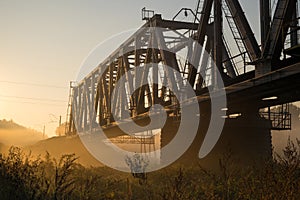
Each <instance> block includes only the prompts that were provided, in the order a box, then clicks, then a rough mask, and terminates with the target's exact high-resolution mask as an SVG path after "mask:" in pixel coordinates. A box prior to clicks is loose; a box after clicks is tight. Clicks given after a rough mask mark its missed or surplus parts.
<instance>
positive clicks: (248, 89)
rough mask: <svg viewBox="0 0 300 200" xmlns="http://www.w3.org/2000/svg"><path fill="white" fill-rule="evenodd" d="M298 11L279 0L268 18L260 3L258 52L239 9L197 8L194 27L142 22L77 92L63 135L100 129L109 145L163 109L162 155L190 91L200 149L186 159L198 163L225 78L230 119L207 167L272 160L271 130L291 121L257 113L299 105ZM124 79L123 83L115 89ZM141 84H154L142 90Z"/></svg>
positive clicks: (231, 5)
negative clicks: (124, 127)
mask: <svg viewBox="0 0 300 200" xmlns="http://www.w3.org/2000/svg"><path fill="white" fill-rule="evenodd" d="M297 3H298V2H297V0H278V1H277V2H276V4H275V5H274V6H272V7H274V8H275V9H274V10H270V7H271V6H270V1H269V0H260V9H261V16H260V20H261V22H260V28H261V45H258V41H257V40H256V38H255V36H254V34H253V32H252V30H251V27H250V25H249V23H248V21H247V19H246V16H245V14H244V11H243V10H242V7H241V5H240V3H239V1H238V0H223V1H221V0H204V1H199V3H198V7H197V9H196V12H195V16H196V17H195V20H194V22H183V21H176V20H175V19H174V20H164V19H162V18H161V16H160V15H154V16H153V17H149V18H147V17H145V18H146V20H147V22H146V23H145V24H144V26H142V27H141V28H140V29H139V30H138V31H137V32H136V33H134V34H133V35H132V36H131V37H130V38H129V39H127V40H126V41H125V42H124V43H123V44H121V45H120V47H119V48H118V49H116V50H115V51H114V52H113V53H112V54H111V55H110V56H109V57H108V58H107V59H105V60H104V61H103V62H102V63H101V64H100V65H99V66H95V69H94V70H93V71H92V72H91V73H90V74H88V75H87V76H86V77H85V78H84V79H83V80H82V81H81V82H79V83H77V84H76V85H71V90H70V103H69V109H68V110H69V111H68V117H67V125H68V126H67V130H66V134H68V135H72V134H76V132H79V133H80V132H97V131H98V130H99V129H103V130H105V133H106V135H107V137H116V136H118V135H123V134H125V133H124V132H122V131H121V130H120V129H119V127H118V123H117V122H122V123H128V124H130V123H135V124H139V125H142V126H144V125H147V124H148V123H149V111H150V109H151V107H152V106H153V105H155V104H160V105H161V106H163V107H164V109H165V110H166V113H167V123H166V124H165V125H164V126H163V127H160V125H161V124H160V123H159V119H157V122H155V123H156V124H157V127H155V128H158V129H159V128H161V129H162V130H161V145H162V146H164V145H166V144H168V143H169V142H170V141H171V140H172V138H173V137H174V135H175V134H176V132H177V129H178V125H179V124H180V120H181V112H180V109H181V108H180V105H179V104H180V99H179V97H176V95H175V93H176V92H177V93H178V92H179V93H180V94H181V93H182V95H185V94H184V89H185V88H186V85H188V84H189V85H190V86H191V87H192V88H193V89H194V91H195V94H196V97H186V98H187V99H189V98H191V99H192V98H193V99H194V100H195V99H196V100H197V101H194V102H197V104H198V105H199V107H200V110H201V113H200V115H199V116H191V117H198V118H199V121H200V125H199V128H198V134H197V136H196V139H195V140H194V143H193V144H192V146H191V147H190V148H189V150H188V151H187V152H186V153H185V155H184V156H182V158H181V159H180V160H182V161H183V162H185V161H189V162H190V160H191V158H193V159H194V160H195V161H198V160H197V159H196V158H197V157H198V152H199V149H200V146H201V144H202V142H203V140H204V138H205V136H206V131H207V129H208V126H209V124H210V123H211V121H210V117H211V114H212V113H211V101H212V100H211V94H210V93H209V91H210V92H211V91H217V90H218V89H220V88H219V87H216V86H220V83H219V80H218V79H217V78H216V76H217V75H216V74H217V72H219V73H220V76H221V77H222V81H223V82H224V88H223V89H225V91H226V99H227V106H226V107H225V108H223V109H224V111H226V112H227V113H226V114H225V115H224V114H223V115H220V116H219V117H220V118H221V117H223V118H226V119H225V125H224V129H223V131H222V135H221V138H220V140H219V141H218V143H217V145H216V147H215V148H214V149H213V151H212V152H211V153H210V154H209V156H207V157H206V158H204V159H202V162H203V163H214V164H215V163H217V162H218V159H219V158H220V157H222V154H224V153H226V151H231V152H233V154H235V155H238V156H237V160H240V162H241V160H242V161H245V163H248V162H250V160H251V162H252V160H256V159H258V158H266V157H269V158H270V157H271V136H270V131H271V129H276V125H278V126H277V128H278V129H289V128H290V126H288V125H290V124H289V123H288V120H289V118H288V117H290V115H289V113H287V112H281V113H279V115H278V116H279V122H278V124H275V123H273V122H272V120H278V119H275V118H272V117H271V111H270V109H266V110H267V111H266V113H267V114H266V115H263V116H262V112H260V111H261V109H265V108H269V107H271V106H276V105H283V104H286V103H289V102H294V101H299V100H300V90H299V88H300V62H299V59H300V57H299V56H300V53H299V24H298V23H299V15H298V13H297V9H296V8H297V6H298V5H297ZM145 12H147V11H145ZM246 12H247V10H246ZM249 14H250V13H249ZM225 22H227V24H228V26H226V27H227V28H226V29H224V24H225ZM153 28H155V29H153ZM225 30H226V31H228V32H230V33H232V37H231V38H226V37H225V35H224V34H223V32H224V31H225ZM193 41H194V42H196V43H197V44H199V45H200V46H201V47H202V48H199V47H197V45H195V43H194V42H193ZM229 44H230V45H229ZM232 45H234V46H235V52H233V51H234V50H232V49H233V47H232ZM204 51H205V52H206V53H203V52H204ZM233 54H237V55H233ZM164 65H165V66H169V67H171V68H172V69H173V70H174V71H176V72H178V73H174V71H172V70H168V69H165V68H164V67H163V66H164ZM137 75H138V76H137ZM121 79H122V80H123V81H124V84H121V85H118V82H119V81H120V80H121ZM145 81H148V82H149V84H143V83H144V82H145ZM221 89H222V88H221ZM283 124H286V125H287V126H285V125H283ZM132 132H139V130H134V129H132ZM186 134H189V133H186ZM161 156H162V157H161V159H163V156H164V155H161Z"/></svg>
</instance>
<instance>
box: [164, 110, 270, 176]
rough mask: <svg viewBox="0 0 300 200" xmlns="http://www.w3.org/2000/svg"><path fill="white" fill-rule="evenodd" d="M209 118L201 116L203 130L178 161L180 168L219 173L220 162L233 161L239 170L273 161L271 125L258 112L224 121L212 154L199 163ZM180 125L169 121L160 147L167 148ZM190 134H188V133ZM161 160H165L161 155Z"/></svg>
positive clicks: (246, 112) (254, 111)
mask: <svg viewBox="0 0 300 200" xmlns="http://www.w3.org/2000/svg"><path fill="white" fill-rule="evenodd" d="M209 118H210V116H209V115H205V114H203V115H201V119H200V122H201V124H200V126H199V129H198V132H197V135H196V138H195V140H194V141H193V143H192V145H191V146H190V147H189V149H188V150H187V151H186V152H185V153H184V154H183V155H182V156H181V157H180V158H179V159H178V160H177V163H178V164H182V165H184V166H192V165H197V164H200V165H201V166H202V167H204V168H207V169H212V170H217V169H219V167H220V166H219V163H220V160H221V159H225V157H230V162H232V164H234V165H235V164H236V165H237V166H249V165H260V164H262V163H263V162H264V161H266V160H268V159H271V158H272V141H271V122H270V121H269V120H266V119H264V118H262V117H260V116H259V114H258V111H256V109H255V110H254V109H248V110H247V111H244V112H242V113H241V116H238V117H236V118H227V119H226V120H225V124H224V128H223V131H222V134H221V136H220V138H219V140H218V142H217V143H216V145H215V147H214V148H213V150H212V151H211V152H210V153H209V154H208V155H207V156H206V157H205V158H202V159H199V156H198V154H199V150H200V147H201V145H202V143H203V140H204V137H205V134H206V132H207V128H208V125H209ZM178 126H179V124H178V122H172V121H171V120H168V121H167V123H166V125H165V127H164V128H163V129H162V134H161V145H162V146H165V145H166V144H168V143H169V142H170V141H171V140H172V139H173V137H174V136H175V134H176V133H177V130H178ZM186 134H189V133H186ZM161 159H164V155H163V153H162V155H161Z"/></svg>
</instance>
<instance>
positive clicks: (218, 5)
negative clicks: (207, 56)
mask: <svg viewBox="0 0 300 200" xmlns="http://www.w3.org/2000/svg"><path fill="white" fill-rule="evenodd" d="M214 2H215V3H214V61H215V65H216V67H217V69H213V71H215V70H219V72H220V73H221V74H222V73H223V66H222V61H223V59H222V54H223V25H222V23H223V22H222V0H215V1H214ZM213 74H214V77H213V79H214V81H215V82H214V83H215V84H217V82H216V81H217V77H216V72H214V73H213Z"/></svg>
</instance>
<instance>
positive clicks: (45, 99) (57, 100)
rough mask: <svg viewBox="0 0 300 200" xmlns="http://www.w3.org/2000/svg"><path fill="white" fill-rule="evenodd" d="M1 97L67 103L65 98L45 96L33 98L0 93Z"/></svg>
mask: <svg viewBox="0 0 300 200" xmlns="http://www.w3.org/2000/svg"><path fill="white" fill-rule="evenodd" d="M0 97H3V98H14V99H26V100H36V101H48V102H63V103H67V101H65V100H60V99H47V98H35V97H23V96H9V95H0Z"/></svg>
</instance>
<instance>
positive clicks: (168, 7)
mask: <svg viewBox="0 0 300 200" xmlns="http://www.w3.org/2000/svg"><path fill="white" fill-rule="evenodd" d="M162 2H163V3H162ZM240 2H241V4H242V6H243V7H244V8H246V9H244V10H245V12H246V15H247V17H248V18H249V21H250V23H251V26H252V27H253V30H254V32H255V33H256V36H257V38H259V34H258V31H259V27H258V26H257V24H258V22H259V18H258V5H259V4H258V2H259V1H258V0H255V1H253V0H251V1H249V0H248V1H247V0H242V1H240ZM196 3H197V0H186V1H182V0H164V1H161V0H152V1H149V0H148V1H146V0H118V1H117V0H109V1H104V0H51V1H50V0H48V1H46V0H26V1H24V0H0V26H1V32H0V44H1V45H0V68H1V76H0V119H3V118H6V119H13V120H14V121H16V122H17V123H20V124H22V125H25V126H28V127H31V128H35V129H37V130H40V131H41V130H42V127H43V125H45V126H46V134H48V135H49V136H52V135H54V130H55V127H56V126H57V125H58V118H59V116H60V115H62V117H63V122H64V121H65V116H66V110H67V101H68V86H69V81H71V80H75V79H76V76H77V73H78V71H79V67H80V64H81V63H82V61H83V60H84V58H85V57H86V56H87V55H88V53H89V52H90V51H91V50H92V49H93V48H94V47H95V46H97V45H98V44H99V43H101V42H103V41H105V40H106V39H107V38H109V37H111V36H113V35H115V34H118V33H120V32H122V31H126V30H130V29H133V28H138V27H140V26H141V25H142V24H143V21H142V20H141V9H142V8H143V7H147V8H149V9H153V10H155V12H156V13H161V14H162V16H163V18H164V19H171V18H172V17H173V16H174V15H175V14H176V13H177V12H178V11H179V10H180V9H181V8H182V7H189V8H192V9H195V6H196ZM179 19H180V18H179Z"/></svg>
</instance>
